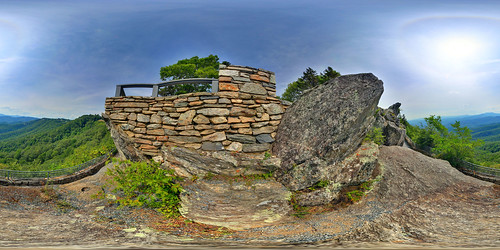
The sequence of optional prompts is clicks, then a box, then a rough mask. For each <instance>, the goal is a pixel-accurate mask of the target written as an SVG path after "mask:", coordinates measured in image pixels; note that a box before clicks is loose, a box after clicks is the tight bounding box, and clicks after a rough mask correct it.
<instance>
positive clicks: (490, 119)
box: [409, 112, 500, 128]
mask: <svg viewBox="0 0 500 250" xmlns="http://www.w3.org/2000/svg"><path fill="white" fill-rule="evenodd" d="M441 121H442V124H443V125H445V126H446V127H448V128H450V127H451V124H453V123H455V122H456V121H460V125H461V126H462V127H464V126H465V127H468V128H474V127H482V126H486V125H490V124H495V123H500V114H499V113H491V112H490V113H482V114H478V115H461V116H441ZM409 122H410V124H411V125H419V126H420V124H422V125H425V120H424V118H419V119H413V120H410V121H409Z"/></svg>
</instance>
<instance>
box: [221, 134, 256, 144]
mask: <svg viewBox="0 0 500 250" xmlns="http://www.w3.org/2000/svg"><path fill="white" fill-rule="evenodd" d="M226 136H227V139H228V140H231V141H235V142H241V143H245V144H252V143H256V142H257V140H256V139H255V137H254V136H251V135H241V134H227V135H226Z"/></svg>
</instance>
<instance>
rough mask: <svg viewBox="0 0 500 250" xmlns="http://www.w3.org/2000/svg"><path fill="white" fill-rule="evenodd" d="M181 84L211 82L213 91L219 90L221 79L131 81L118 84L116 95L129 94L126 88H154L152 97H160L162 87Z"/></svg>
mask: <svg viewBox="0 0 500 250" xmlns="http://www.w3.org/2000/svg"><path fill="white" fill-rule="evenodd" d="M179 84H211V85H212V93H215V92H217V91H219V80H218V79H215V78H190V79H179V80H172V81H167V82H160V83H131V84H119V85H116V92H115V97H120V96H127V95H126V94H125V89H126V88H152V89H153V93H152V94H151V96H152V97H158V92H159V90H160V88H161V87H165V86H169V85H179Z"/></svg>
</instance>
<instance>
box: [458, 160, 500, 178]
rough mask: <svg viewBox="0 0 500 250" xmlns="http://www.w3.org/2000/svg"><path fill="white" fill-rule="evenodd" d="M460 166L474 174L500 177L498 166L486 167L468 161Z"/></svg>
mask: <svg viewBox="0 0 500 250" xmlns="http://www.w3.org/2000/svg"><path fill="white" fill-rule="evenodd" d="M460 167H461V168H462V169H463V170H467V171H470V172H472V173H474V174H480V175H487V176H494V177H500V169H497V168H490V167H485V166H481V165H477V164H474V163H470V162H467V161H463V162H462V164H461V166H460Z"/></svg>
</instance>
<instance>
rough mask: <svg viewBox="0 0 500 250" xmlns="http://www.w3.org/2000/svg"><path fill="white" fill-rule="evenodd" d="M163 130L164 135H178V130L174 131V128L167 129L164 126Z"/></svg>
mask: <svg viewBox="0 0 500 250" xmlns="http://www.w3.org/2000/svg"><path fill="white" fill-rule="evenodd" d="M163 131H164V132H165V134H166V135H178V134H179V132H177V131H175V130H174V128H172V129H168V128H164V129H163Z"/></svg>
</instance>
